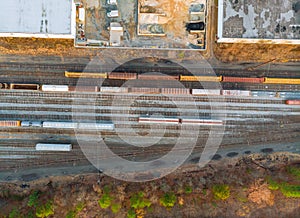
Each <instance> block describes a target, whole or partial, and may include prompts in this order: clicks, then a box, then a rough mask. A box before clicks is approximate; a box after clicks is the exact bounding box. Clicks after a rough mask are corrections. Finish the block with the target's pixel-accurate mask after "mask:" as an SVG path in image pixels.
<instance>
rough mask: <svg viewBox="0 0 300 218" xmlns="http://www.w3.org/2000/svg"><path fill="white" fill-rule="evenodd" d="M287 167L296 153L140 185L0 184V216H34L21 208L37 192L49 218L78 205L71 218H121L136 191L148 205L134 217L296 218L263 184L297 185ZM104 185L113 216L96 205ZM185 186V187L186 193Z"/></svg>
mask: <svg viewBox="0 0 300 218" xmlns="http://www.w3.org/2000/svg"><path fill="white" fill-rule="evenodd" d="M287 166H293V167H296V168H298V169H299V167H300V155H299V154H291V153H274V154H268V155H262V154H253V155H250V156H244V157H241V158H235V159H225V160H222V161H212V162H210V163H209V165H208V166H206V167H204V168H202V169H199V168H197V167H196V166H192V165H190V166H185V167H182V168H181V169H179V170H177V171H176V172H175V173H173V174H171V175H169V176H167V177H165V178H162V179H159V180H155V181H151V182H144V183H128V182H123V181H119V180H115V179H112V178H110V177H107V176H105V175H102V174H100V175H99V174H97V175H96V174H86V175H76V176H64V177H51V178H46V179H42V180H37V181H33V182H29V183H26V184H25V183H21V182H15V183H3V184H1V185H0V187H1V189H0V190H1V192H0V194H1V195H0V196H1V199H0V208H1V210H0V211H1V212H0V217H5V216H7V215H9V214H10V212H11V211H12V210H13V208H19V212H20V213H21V214H23V217H28V216H27V215H28V214H29V213H30V211H31V212H33V213H34V212H35V211H34V208H33V207H29V206H27V203H28V200H29V195H30V194H31V193H32V192H33V191H34V190H39V192H40V197H39V203H40V204H43V203H46V202H47V201H49V200H52V201H53V204H54V215H51V216H49V217H59V218H60V217H66V214H67V213H68V212H70V211H72V210H73V211H74V210H75V208H76V205H79V204H82V205H84V206H83V207H82V210H80V211H78V212H76V216H75V217H89V218H90V217H126V214H127V212H128V211H129V209H130V197H131V196H133V194H135V193H138V192H140V191H142V192H143V193H144V194H145V195H144V197H145V198H146V199H149V200H150V202H151V207H150V208H145V209H142V210H136V213H137V214H139V215H140V216H137V217H299V214H300V207H299V205H300V199H299V198H287V197H285V196H284V195H283V194H282V193H281V192H280V190H275V191H274V190H270V189H269V185H268V178H272V180H274V181H276V182H285V183H288V184H294V185H300V181H299V178H297V177H295V176H294V175H292V174H290V172H289V171H288V170H287ZM216 184H226V185H228V186H229V187H230V196H229V198H228V199H226V200H217V199H216V198H215V197H214V195H213V192H212V187H213V186H214V185H216ZM105 186H106V187H109V189H110V195H111V196H112V197H113V199H114V200H113V201H114V202H118V203H119V204H121V209H120V210H119V212H117V213H113V212H112V211H111V209H110V208H107V209H102V208H101V207H100V206H99V204H98V202H97V201H98V200H99V199H100V198H101V196H103V193H104V187H105ZM186 187H190V188H191V193H189V192H187V191H186ZM167 192H173V193H175V195H176V203H175V205H174V207H171V208H168V209H166V208H164V207H163V206H162V205H161V204H160V198H161V197H162V196H163V195H164V193H167ZM26 214H27V215H26ZM21 217H22V216H21Z"/></svg>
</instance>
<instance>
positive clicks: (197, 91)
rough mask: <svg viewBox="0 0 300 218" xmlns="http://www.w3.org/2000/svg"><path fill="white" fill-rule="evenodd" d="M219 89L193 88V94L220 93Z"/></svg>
mask: <svg viewBox="0 0 300 218" xmlns="http://www.w3.org/2000/svg"><path fill="white" fill-rule="evenodd" d="M220 93H221V92H220V90H219V89H192V95H220Z"/></svg>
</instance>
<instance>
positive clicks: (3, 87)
mask: <svg viewBox="0 0 300 218" xmlns="http://www.w3.org/2000/svg"><path fill="white" fill-rule="evenodd" d="M8 88H9V85H8V84H7V83H0V89H8Z"/></svg>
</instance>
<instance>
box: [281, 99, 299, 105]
mask: <svg viewBox="0 0 300 218" xmlns="http://www.w3.org/2000/svg"><path fill="white" fill-rule="evenodd" d="M285 103H286V104H290V105H300V100H286V101H285Z"/></svg>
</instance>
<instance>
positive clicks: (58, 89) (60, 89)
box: [42, 85, 69, 92]
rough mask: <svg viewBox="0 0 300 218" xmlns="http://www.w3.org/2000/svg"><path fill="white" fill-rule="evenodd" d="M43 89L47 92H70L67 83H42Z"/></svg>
mask: <svg viewBox="0 0 300 218" xmlns="http://www.w3.org/2000/svg"><path fill="white" fill-rule="evenodd" d="M42 91H45V92H68V91H69V87H68V86H67V85H42Z"/></svg>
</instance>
